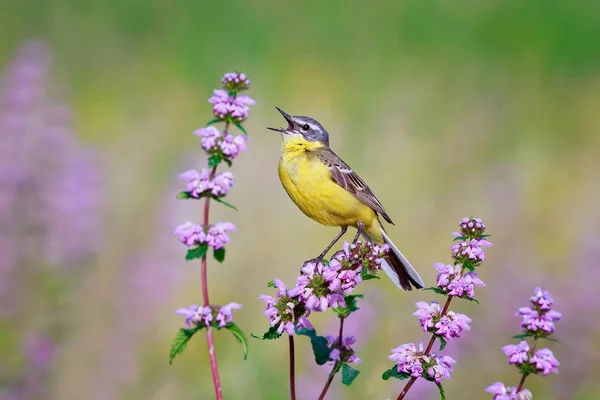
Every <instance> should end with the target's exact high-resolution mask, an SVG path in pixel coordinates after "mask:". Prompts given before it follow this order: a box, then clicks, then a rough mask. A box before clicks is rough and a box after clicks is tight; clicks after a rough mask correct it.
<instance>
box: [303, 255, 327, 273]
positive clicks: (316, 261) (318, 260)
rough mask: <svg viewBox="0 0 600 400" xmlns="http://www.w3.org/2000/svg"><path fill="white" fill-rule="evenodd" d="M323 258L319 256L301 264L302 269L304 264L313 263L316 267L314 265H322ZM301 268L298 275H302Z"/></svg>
mask: <svg viewBox="0 0 600 400" xmlns="http://www.w3.org/2000/svg"><path fill="white" fill-rule="evenodd" d="M323 258H324V256H323V255H320V256H318V257H315V258H311V259H310V260H306V261H304V264H302V268H304V266H305V265H306V264H310V263H315V265H316V264H319V263H322V262H323ZM302 268H300V275H302Z"/></svg>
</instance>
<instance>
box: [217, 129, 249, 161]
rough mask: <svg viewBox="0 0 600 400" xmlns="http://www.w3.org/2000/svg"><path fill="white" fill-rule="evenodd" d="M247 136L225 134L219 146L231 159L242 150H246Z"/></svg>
mask: <svg viewBox="0 0 600 400" xmlns="http://www.w3.org/2000/svg"><path fill="white" fill-rule="evenodd" d="M247 141H248V138H247V137H246V136H244V135H238V136H235V137H234V136H232V135H229V134H227V135H226V136H225V137H224V138H223V140H222V141H221V143H220V144H219V146H220V147H221V151H222V152H223V154H224V155H226V156H228V157H229V159H231V160H233V159H234V158H236V157H237V156H238V154H240V152H242V151H246V150H247V148H246V142H247Z"/></svg>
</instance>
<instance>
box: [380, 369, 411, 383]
mask: <svg viewBox="0 0 600 400" xmlns="http://www.w3.org/2000/svg"><path fill="white" fill-rule="evenodd" d="M390 378H396V379H400V380H403V379H408V378H410V375H409V374H407V373H405V372H398V368H397V366H396V365H394V366H393V367H392V368H390V369H388V370H387V371H385V372H384V373H383V374H382V375H381V379H383V380H384V381H387V380H388V379H390Z"/></svg>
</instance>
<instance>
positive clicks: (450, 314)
mask: <svg viewBox="0 0 600 400" xmlns="http://www.w3.org/2000/svg"><path fill="white" fill-rule="evenodd" d="M459 226H460V232H454V233H453V235H454V240H455V241H457V243H455V244H454V245H453V246H452V248H451V253H452V258H453V259H454V263H453V264H449V265H445V264H441V263H437V264H434V266H435V268H436V269H437V270H438V272H439V274H438V275H437V286H435V287H431V288H427V289H426V290H432V291H434V292H435V293H438V294H441V295H443V296H445V297H446V302H445V303H444V305H443V306H441V304H440V303H438V302H437V301H432V302H431V303H427V302H424V301H419V302H417V303H416V306H417V311H416V312H415V313H414V314H413V315H414V316H416V317H417V318H418V319H419V324H420V325H421V328H422V329H423V330H424V331H425V332H430V333H432V335H431V339H430V340H429V343H428V344H427V346H426V347H425V346H423V344H422V343H421V344H419V345H415V344H413V343H406V344H403V345H401V346H399V347H397V348H395V349H393V350H392V354H391V355H390V356H389V357H388V358H389V359H390V360H392V361H394V362H396V365H394V366H393V367H392V368H390V369H389V370H387V371H385V372H384V373H383V376H382V378H383V379H384V380H388V379H390V378H397V379H408V382H407V383H406V385H405V386H404V389H402V392H400V394H399V395H398V400H401V399H404V397H405V396H406V394H407V393H408V391H409V390H410V388H411V387H412V385H413V384H414V383H415V381H416V380H417V379H418V378H423V379H426V380H428V381H431V382H434V383H435V384H436V385H437V386H438V389H439V390H440V395H441V397H442V399H444V398H445V394H444V389H443V386H442V378H445V379H450V372H452V366H453V365H454V364H455V362H456V361H455V360H454V359H453V358H452V357H449V356H446V355H439V354H435V353H432V349H433V345H434V343H435V341H436V340H439V341H440V348H439V349H440V351H442V350H443V349H444V347H445V346H446V344H447V342H448V341H449V340H452V339H454V338H458V337H460V335H461V333H462V332H463V331H468V330H470V329H471V327H470V325H469V324H470V323H471V319H470V318H469V317H467V316H466V315H464V314H460V313H457V312H454V311H451V310H449V308H450V303H451V302H452V299H453V298H457V299H465V300H470V301H476V300H475V287H476V286H485V284H484V283H483V282H482V281H481V279H479V278H478V276H477V272H476V268H477V267H479V266H480V265H481V264H482V263H483V261H485V253H484V250H483V249H484V248H485V247H489V246H491V245H492V244H491V243H490V242H489V241H487V240H486V237H487V236H488V235H484V232H485V229H486V228H485V225H484V224H483V222H482V221H481V220H480V219H479V218H463V220H462V221H461V223H460V224H459Z"/></svg>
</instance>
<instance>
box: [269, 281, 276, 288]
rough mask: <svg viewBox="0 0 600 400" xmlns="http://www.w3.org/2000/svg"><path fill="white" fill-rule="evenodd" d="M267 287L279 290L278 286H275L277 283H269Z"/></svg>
mask: <svg viewBox="0 0 600 400" xmlns="http://www.w3.org/2000/svg"><path fill="white" fill-rule="evenodd" d="M267 287H272V288H277V285H276V284H275V281H271V282H269V283H267Z"/></svg>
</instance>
